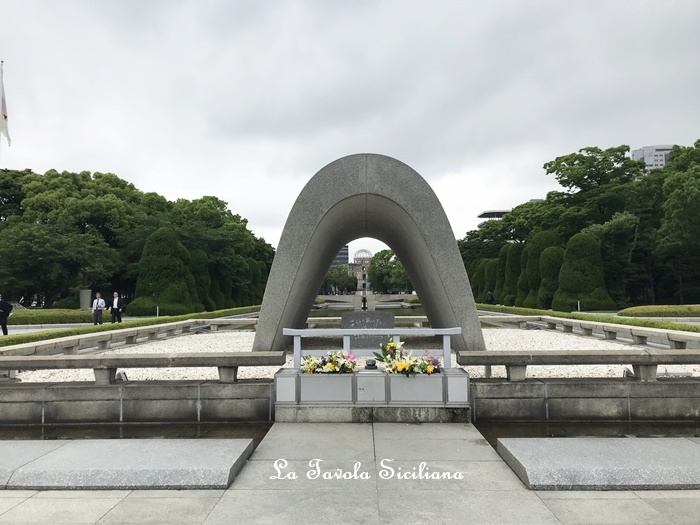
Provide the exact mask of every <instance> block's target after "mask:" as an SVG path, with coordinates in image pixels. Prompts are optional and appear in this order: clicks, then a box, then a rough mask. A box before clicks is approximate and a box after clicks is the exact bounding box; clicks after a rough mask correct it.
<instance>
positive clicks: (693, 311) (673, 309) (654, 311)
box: [617, 304, 700, 317]
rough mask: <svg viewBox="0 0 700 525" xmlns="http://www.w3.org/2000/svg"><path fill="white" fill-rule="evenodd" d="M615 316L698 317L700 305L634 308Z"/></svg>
mask: <svg viewBox="0 0 700 525" xmlns="http://www.w3.org/2000/svg"><path fill="white" fill-rule="evenodd" d="M617 315H623V316H629V317H700V304H685V305H650V306H635V307H633V308H625V309H624V310H620V311H619V312H618V313H617Z"/></svg>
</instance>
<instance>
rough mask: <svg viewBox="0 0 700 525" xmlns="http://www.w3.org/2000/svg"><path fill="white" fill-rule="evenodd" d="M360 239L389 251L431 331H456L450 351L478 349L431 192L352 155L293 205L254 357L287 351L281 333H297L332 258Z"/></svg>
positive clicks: (479, 339)
mask: <svg viewBox="0 0 700 525" xmlns="http://www.w3.org/2000/svg"><path fill="white" fill-rule="evenodd" d="M361 237H373V238H376V239H378V240H380V241H382V242H384V243H386V244H387V245H388V246H389V247H390V248H391V249H392V250H393V251H394V253H395V254H396V255H397V257H398V258H399V259H400V260H401V263H402V264H403V266H404V268H405V270H406V273H407V274H408V277H409V278H410V279H411V282H412V283H413V286H414V288H415V290H416V292H417V293H418V296H419V297H420V299H421V303H422V305H423V308H424V309H425V312H426V315H427V316H428V320H429V321H430V324H431V326H432V327H433V328H447V327H453V326H459V327H461V328H462V335H461V336H453V337H452V346H453V348H454V349H456V350H485V349H486V348H485V345H484V339H483V336H482V333H481V326H480V324H479V320H478V317H477V312H476V305H475V303H474V297H473V295H472V290H471V286H470V285H469V279H468V278H467V272H466V270H465V269H464V264H463V262H462V258H461V256H460V253H459V249H458V248H457V242H456V240H455V236H454V233H453V232H452V228H451V227H450V224H449V222H448V220H447V216H446V215H445V211H444V210H443V208H442V205H441V204H440V201H439V200H438V198H437V196H436V195H435V193H434V192H433V190H432V188H431V187H430V186H429V185H428V183H427V182H426V181H425V180H424V179H423V177H421V176H420V175H419V174H418V173H417V172H416V171H414V170H413V169H412V168H410V167H409V166H407V165H406V164H403V163H402V162H399V161H398V160H396V159H393V158H391V157H386V156H384V155H375V154H358V155H350V156H347V157H343V158H341V159H338V160H336V161H334V162H332V163H330V164H329V165H327V166H326V167H325V168H323V169H322V170H321V171H319V172H318V173H317V174H316V175H314V177H313V178H312V179H311V180H310V181H309V182H308V183H307V184H306V186H305V187H304V189H303V190H302V191H301V193H300V194H299V197H298V198H297V200H296V202H295V203H294V206H293V208H292V211H291V212H290V213H289V217H288V218H287V223H286V224H285V226H284V231H283V232H282V237H281V239H280V243H279V246H278V249H277V254H276V256H275V260H274V262H273V264H272V269H271V271H270V276H269V278H268V281H267V287H266V289H265V296H264V298H263V304H262V308H261V310H260V318H259V320H258V325H257V333H256V335H255V343H254V345H253V350H254V351H269V350H282V349H284V348H287V347H288V346H290V344H291V337H286V336H284V335H283V334H282V329H283V328H304V325H305V323H306V319H307V316H308V314H309V311H310V310H311V306H312V304H313V302H314V298H315V297H316V294H317V292H318V290H319V288H320V287H321V283H322V282H323V278H324V276H325V275H326V272H327V270H328V268H329V266H330V264H331V262H332V261H333V258H334V257H335V255H336V254H337V253H338V251H339V250H340V248H342V247H343V246H345V245H346V244H347V243H348V242H350V241H352V240H354V239H358V238H361Z"/></svg>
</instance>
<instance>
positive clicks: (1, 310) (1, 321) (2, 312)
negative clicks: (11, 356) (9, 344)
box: [0, 295, 12, 335]
mask: <svg viewBox="0 0 700 525" xmlns="http://www.w3.org/2000/svg"><path fill="white" fill-rule="evenodd" d="M10 315H12V305H11V304H10V303H8V302H7V301H6V300H5V299H3V298H2V295H0V326H2V335H7V318H8V317H10Z"/></svg>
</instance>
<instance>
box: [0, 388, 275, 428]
mask: <svg viewBox="0 0 700 525" xmlns="http://www.w3.org/2000/svg"><path fill="white" fill-rule="evenodd" d="M273 388H274V387H273V382H272V380H269V379H266V380H255V379H249V380H241V381H239V382H237V383H233V384H223V383H219V382H217V381H126V382H123V383H117V384H113V385H105V386H95V385H94V384H93V383H84V382H83V383H9V382H8V383H0V424H72V423H164V422H169V423H174V422H178V423H183V422H184V423H208V422H235V421H272V420H273V419H274V403H273V402H272V400H273V399H274V396H273Z"/></svg>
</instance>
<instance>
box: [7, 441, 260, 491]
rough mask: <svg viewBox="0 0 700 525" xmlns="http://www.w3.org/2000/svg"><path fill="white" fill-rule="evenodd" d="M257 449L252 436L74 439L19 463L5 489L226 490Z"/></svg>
mask: <svg viewBox="0 0 700 525" xmlns="http://www.w3.org/2000/svg"><path fill="white" fill-rule="evenodd" d="M24 443H31V442H24ZM9 445H11V443H8V442H7V441H0V457H2V456H4V455H6V453H5V450H7V448H6V447H8V448H9ZM252 451H253V441H252V440H251V439H95V440H75V441H70V442H68V443H66V444H64V445H63V446H61V447H60V448H57V449H56V450H53V451H50V452H48V453H46V454H44V455H42V456H41V457H39V458H36V459H34V460H33V461H31V462H25V463H24V464H22V465H21V466H19V467H17V468H16V469H15V470H14V472H13V473H12V475H11V476H10V479H9V481H8V482H7V485H6V488H8V489H42V490H44V489H70V490H76V489H145V488H148V489H194V488H197V489H224V488H227V487H228V485H229V484H230V483H231V481H232V480H233V478H234V477H235V475H236V474H237V473H238V471H239V470H240V469H241V467H242V466H243V465H244V464H245V462H246V460H247V459H248V457H249V456H250V454H251V453H252Z"/></svg>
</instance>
